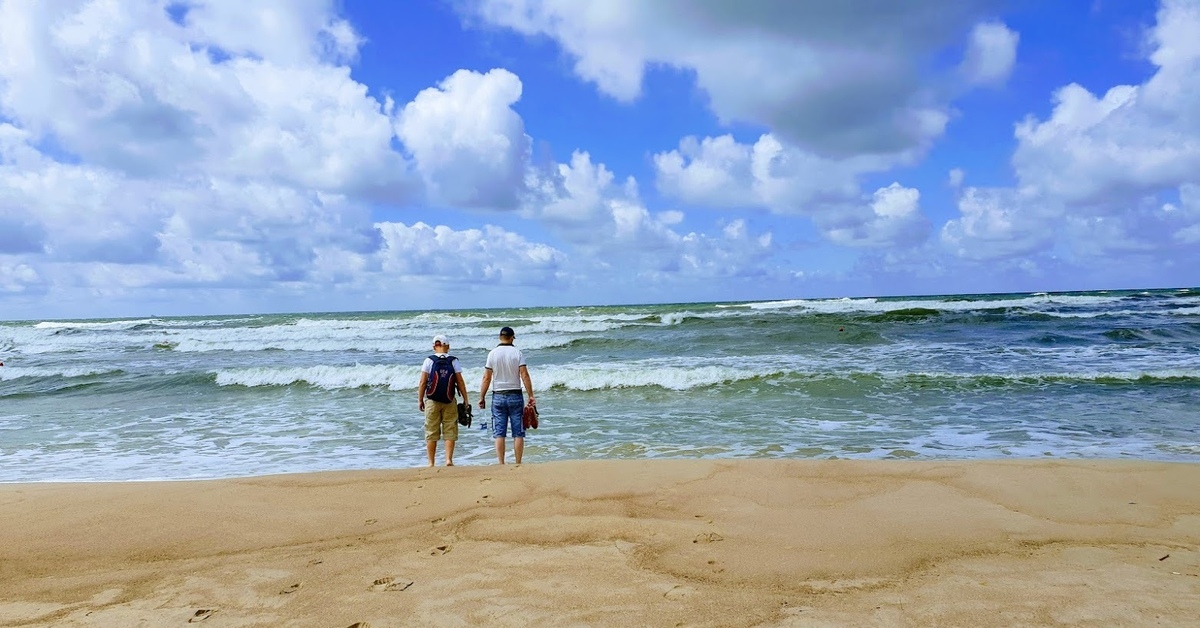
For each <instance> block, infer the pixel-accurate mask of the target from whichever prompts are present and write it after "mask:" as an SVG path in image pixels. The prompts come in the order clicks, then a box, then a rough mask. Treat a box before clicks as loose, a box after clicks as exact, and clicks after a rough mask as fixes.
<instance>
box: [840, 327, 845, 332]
mask: <svg viewBox="0 0 1200 628" xmlns="http://www.w3.org/2000/svg"><path fill="white" fill-rule="evenodd" d="M838 331H846V330H845V329H843V328H841V327H838Z"/></svg>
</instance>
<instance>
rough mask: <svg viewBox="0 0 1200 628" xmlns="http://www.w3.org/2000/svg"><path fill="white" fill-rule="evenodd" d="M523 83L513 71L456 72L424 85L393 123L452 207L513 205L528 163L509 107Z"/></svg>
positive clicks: (433, 189)
mask: <svg viewBox="0 0 1200 628" xmlns="http://www.w3.org/2000/svg"><path fill="white" fill-rule="evenodd" d="M520 98H521V80H520V79H518V78H517V76H516V75H515V74H513V73H511V72H509V71H508V70H503V69H496V70H492V71H490V72H488V73H487V74H479V73H478V72H471V71H468V70H459V71H458V72H455V73H454V74H452V75H451V76H450V77H448V78H446V79H445V80H443V81H442V82H441V83H440V84H439V85H438V87H437V88H429V89H426V90H422V91H421V93H419V94H417V97H416V98H415V99H413V101H412V102H411V103H409V104H407V105H406V106H405V107H404V109H403V111H401V112H400V114H399V116H397V120H396V133H397V135H398V136H399V137H400V139H402V140H403V141H404V144H405V145H406V146H407V147H408V148H409V150H411V151H412V152H413V154H414V155H415V156H416V158H417V162H418V164H419V168H420V170H421V173H422V174H423V175H424V176H425V181H426V183H427V184H428V186H429V189H430V193H431V195H432V196H433V197H434V198H435V199H437V200H439V201H441V202H443V203H447V204H450V205H458V206H465V207H484V208H504V209H509V208H513V207H516V205H517V203H518V195H519V193H520V192H521V189H522V187H523V186H524V178H525V168H526V166H527V163H528V161H529V137H528V136H526V135H525V124H524V122H523V121H522V120H521V116H519V115H517V113H516V112H515V111H513V109H512V105H513V104H515V103H516V102H517V101H518V100H519V99H520Z"/></svg>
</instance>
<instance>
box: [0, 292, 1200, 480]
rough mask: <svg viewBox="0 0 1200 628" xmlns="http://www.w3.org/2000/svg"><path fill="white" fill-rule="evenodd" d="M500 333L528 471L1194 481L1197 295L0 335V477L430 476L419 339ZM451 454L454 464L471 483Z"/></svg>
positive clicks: (571, 311) (473, 459)
mask: <svg viewBox="0 0 1200 628" xmlns="http://www.w3.org/2000/svg"><path fill="white" fill-rule="evenodd" d="M503 325H510V326H512V327H514V328H516V330H517V345H518V346H519V347H521V348H522V349H523V350H524V351H525V353H526V356H527V358H528V361H529V364H530V371H531V373H532V376H533V382H534V386H535V388H536V389H537V390H538V400H539V407H540V408H541V414H542V422H543V426H542V428H541V429H539V430H537V432H534V433H532V435H531V436H530V438H528V439H527V441H526V461H527V462H540V461H548V460H561V459H580V458H689V457H707V458H751V457H768V458H817V459H826V458H860V459H876V458H916V459H962V458H1043V457H1054V458H1137V459H1149V460H1178V461H1192V462H1200V412H1197V408H1198V407H1200V289H1171V290H1144V291H1110V292H1086V293H1063V294H1044V293H1038V294H994V295H956V296H941V297H904V298H878V299H868V298H862V299H820V300H800V299H798V300H792V301H775V302H761V303H717V304H713V303H707V304H699V303H691V304H672V305H636V306H610V307H572V308H525V309H510V310H458V311H446V312H361V313H323V314H299V315H246V316H214V317H193V318H152V319H137V320H132V319H129V320H89V321H23V322H0V360H2V361H3V362H4V363H5V364H6V366H4V367H0V481H3V482H24V481H50V480H141V479H182V478H209V477H229V476H246V475H263V474H273V473H286V472H300V471H315V470H331V469H362V468H398V467H412V466H420V465H423V464H424V445H423V442H422V438H423V436H422V434H423V432H422V419H421V415H420V413H419V412H418V410H417V402H416V382H417V380H418V377H419V365H420V363H421V360H422V358H423V357H424V356H425V355H427V353H428V352H429V344H430V338H432V336H433V335H434V334H435V333H444V334H447V335H449V336H450V338H451V341H452V343H453V346H452V353H454V354H455V355H457V356H458V357H459V358H460V359H461V360H462V361H463V363H464V365H465V366H466V373H465V375H466V379H467V383H468V387H469V388H470V389H471V390H473V391H476V394H473V396H472V401H477V391H478V388H479V383H480V378H481V375H482V366H483V360H484V357H485V355H486V353H487V351H488V350H489V349H490V348H491V347H492V346H494V344H495V338H496V333H497V331H498V330H499V328H500V327H501V326H503ZM493 456H494V453H493V449H492V444H491V441H490V440H489V439H488V438H487V437H486V436H485V435H484V434H483V433H481V432H479V431H476V430H467V431H464V432H463V433H462V434H461V435H460V439H459V444H458V453H457V455H456V462H458V463H460V464H489V463H491V462H492V460H493Z"/></svg>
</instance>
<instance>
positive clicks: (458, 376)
mask: <svg viewBox="0 0 1200 628" xmlns="http://www.w3.org/2000/svg"><path fill="white" fill-rule="evenodd" d="M454 379H455V380H456V381H457V382H458V392H460V393H462V397H463V403H465V404H468V405H470V403H471V398H470V397H468V396H467V382H466V380H464V379H463V376H462V373H455V374H454Z"/></svg>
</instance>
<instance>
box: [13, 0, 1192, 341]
mask: <svg viewBox="0 0 1200 628" xmlns="http://www.w3.org/2000/svg"><path fill="white" fill-rule="evenodd" d="M1196 32H1200V0H1166V1H1164V2H1161V3H1155V2H1116V1H1113V0H1095V1H1092V2H1084V1H1080V2H1031V1H1028V0H1012V1H1008V2H1005V1H999V0H970V1H961V0H959V1H952V0H937V1H934V0H928V1H919V2H911V3H890V2H878V1H877V0H847V1H846V2H842V3H825V2H798V1H792V0H759V1H757V2H731V1H724V0H699V1H695V2H691V1H685V0H655V1H641V0H603V1H601V0H591V1H589V0H445V1H443V0H413V1H410V2H395V3H393V2H371V1H368V0H344V1H343V2H332V1H324V0H304V1H299V0H297V1H292V0H258V1H255V2H250V3H246V2H234V1H232V0H206V1H204V2H200V1H198V0H197V1H187V0H184V1H165V0H163V1H157V0H144V1H141V2H105V1H101V0H55V1H53V2H30V1H26V0H0V317H2V318H5V319H43V318H64V317H66V318H83V317H109V316H134V317H137V316H146V315H171V314H214V313H245V312H291V311H314V310H321V311H326V310H389V309H434V310H438V309H452V308H463V307H488V306H495V307H514V306H537V305H571V304H581V305H582V304H616V303H633V302H683V301H731V300H732V301H742V300H762V299H780V298H818V297H843V296H882V295H900V294H947V293H960V292H1008V291H1043V290H1048V291H1058V290H1089V289H1119V288H1140V287H1144V288H1151V287H1182V286H1195V285H1197V284H1200V280H1198V277H1200V271H1198V270H1197V269H1198V268H1200V43H1197V42H1200V38H1196V37H1195V33H1196Z"/></svg>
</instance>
